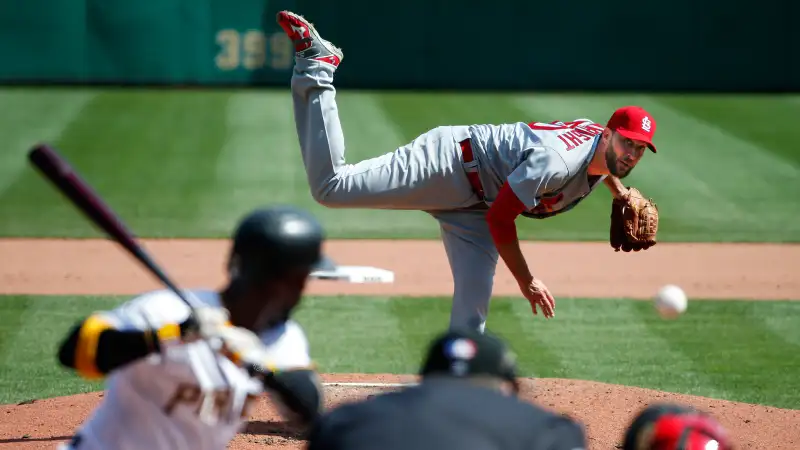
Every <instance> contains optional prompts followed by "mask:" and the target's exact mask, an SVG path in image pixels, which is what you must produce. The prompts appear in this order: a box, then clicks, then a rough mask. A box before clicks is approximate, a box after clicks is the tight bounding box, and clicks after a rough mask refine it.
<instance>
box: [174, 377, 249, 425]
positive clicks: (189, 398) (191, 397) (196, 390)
mask: <svg viewBox="0 0 800 450" xmlns="http://www.w3.org/2000/svg"><path fill="white" fill-rule="evenodd" d="M209 396H210V397H211V398H210V399H209ZM257 398H258V397H257V396H255V395H252V394H247V398H246V399H245V401H244V405H243V406H242V409H241V411H240V412H239V416H238V417H239V418H241V419H245V418H246V417H247V414H248V411H249V409H250V405H252V403H253V402H254V401H255V400H256V399H257ZM209 400H210V401H211V402H212V408H213V409H212V411H211V413H212V414H213V415H214V416H215V417H217V418H219V417H220V415H221V413H222V412H223V411H224V410H228V411H230V410H231V409H232V408H233V401H232V400H233V393H232V392H231V390H230V389H215V390H213V391H211V392H210V393H208V394H203V392H202V390H201V389H200V386H197V385H195V384H191V383H180V384H179V385H178V387H177V388H176V389H175V391H174V392H173V394H172V396H170V399H169V401H167V403H166V404H165V405H164V413H165V414H166V415H171V414H172V413H173V412H174V411H175V408H176V407H177V406H179V405H193V406H194V414H195V415H197V416H199V415H200V411H201V408H202V407H203V405H204V404H205V403H206V402H207V401H209ZM227 417H232V414H230V415H228V416H227Z"/></svg>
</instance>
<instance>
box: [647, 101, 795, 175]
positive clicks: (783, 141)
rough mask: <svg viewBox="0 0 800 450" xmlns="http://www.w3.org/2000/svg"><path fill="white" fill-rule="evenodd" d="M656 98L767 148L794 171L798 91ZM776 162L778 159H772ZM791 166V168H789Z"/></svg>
mask: <svg viewBox="0 0 800 450" xmlns="http://www.w3.org/2000/svg"><path fill="white" fill-rule="evenodd" d="M658 99H659V101H661V102H663V103H666V104H668V105H669V106H670V107H672V108H674V109H677V110H680V111H681V112H683V113H684V114H686V115H689V116H692V117H695V118H697V119H698V120H700V121H702V122H705V123H712V124H714V125H716V126H718V127H721V128H723V129H724V130H725V132H727V133H729V134H731V135H734V136H736V137H738V138H740V139H742V140H745V141H748V142H750V143H752V144H754V145H757V146H759V148H761V149H764V150H768V151H770V152H771V153H772V155H774V156H775V157H777V158H779V159H782V160H783V161H784V162H785V163H787V164H788V165H789V166H792V167H794V170H795V171H796V170H797V169H798V168H800V152H797V151H796V149H795V147H794V146H793V145H792V143H793V142H797V141H798V140H800V127H798V126H797V118H798V117H800V95H789V94H737V95H719V94H717V95H714V94H706V95H699V94H698V95H690V96H659V97H658ZM775 163H776V164H778V162H775ZM789 170H791V169H789Z"/></svg>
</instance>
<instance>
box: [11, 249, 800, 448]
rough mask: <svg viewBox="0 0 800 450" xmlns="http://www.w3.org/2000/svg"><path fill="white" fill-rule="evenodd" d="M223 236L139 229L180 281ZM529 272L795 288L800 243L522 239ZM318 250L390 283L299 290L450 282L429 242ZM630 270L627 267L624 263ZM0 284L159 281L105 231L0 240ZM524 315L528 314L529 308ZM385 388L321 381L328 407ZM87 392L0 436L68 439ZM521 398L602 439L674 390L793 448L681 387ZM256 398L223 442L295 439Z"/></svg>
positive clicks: (18, 440) (764, 410) (73, 286)
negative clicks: (631, 245)
mask: <svg viewBox="0 0 800 450" xmlns="http://www.w3.org/2000/svg"><path fill="white" fill-rule="evenodd" d="M227 245H228V244H227V242H226V241H213V240H150V241H145V246H146V247H147V248H148V250H150V251H152V252H153V255H154V257H155V258H156V260H158V261H159V262H160V263H161V264H162V265H163V266H164V267H165V268H167V270H168V271H169V272H170V273H171V274H173V276H174V277H175V279H176V281H177V282H178V283H179V284H181V285H183V286H187V287H201V286H202V287H218V286H219V285H221V284H222V283H223V282H224V277H225V273H224V262H225V258H226V256H227V251H228V248H227ZM523 250H524V252H525V254H526V255H527V257H528V259H529V262H530V265H531V266H532V269H533V270H534V273H536V275H537V276H538V277H539V278H541V279H542V280H544V281H545V282H546V283H547V285H548V287H549V288H550V289H551V291H552V292H553V294H554V296H555V297H556V299H558V298H559V297H581V298H609V297H627V298H632V299H649V298H651V296H652V295H653V293H654V292H655V291H656V290H657V289H658V288H659V287H661V286H662V285H664V284H667V283H675V284H678V285H680V286H681V287H683V288H684V289H685V291H686V293H687V294H688V296H689V297H690V298H692V299H698V298H701V299H709V300H713V299H731V298H735V299H747V300H782V299H785V300H795V299H800V279H798V278H797V276H796V268H797V267H800V245H778V244H774V245H770V244H665V243H661V244H658V245H657V246H656V247H653V248H652V249H650V250H648V251H646V252H639V253H622V252H620V253H615V252H614V251H613V250H612V249H611V248H610V247H609V246H608V244H606V243H556V242H537V243H533V242H530V243H526V244H525V245H524V247H523ZM326 252H327V253H328V254H329V255H330V256H331V257H332V258H333V259H334V260H335V261H336V262H337V263H339V264H343V265H367V266H375V267H380V268H384V269H389V270H393V271H394V272H395V276H396V280H395V283H394V284H391V285H378V284H373V285H353V284H342V283H333V282H328V281H314V282H312V283H311V284H310V286H309V290H308V294H310V295H332V294H337V295H338V294H345V295H393V296H433V295H450V294H451V293H452V276H451V274H450V269H449V266H448V264H447V258H446V256H445V253H444V249H443V248H442V245H441V242H438V241H406V240H403V241H369V240H364V241H331V242H329V243H328V245H327V246H326ZM633 269H635V274H636V275H635V277H634V276H632V275H631V272H632V271H633ZM0 277H2V278H0V280H1V281H0V293H2V294H72V295H81V294H86V295H104V294H108V295H114V294H131V295H132V294H136V293H138V292H141V291H145V290H149V289H154V288H160V286H159V284H158V283H157V282H156V281H155V280H154V279H153V278H152V276H150V275H149V274H147V273H146V272H144V271H143V270H142V269H141V268H140V267H139V265H138V263H137V262H135V261H134V260H133V259H132V258H131V257H129V256H127V255H126V254H124V253H123V252H121V251H120V250H119V249H118V248H117V247H116V245H115V244H113V243H111V242H109V241H104V240H45V239H36V240H26V239H3V240H0ZM494 292H495V295H512V296H513V295H518V290H517V286H516V283H515V282H514V281H513V278H512V277H511V276H510V274H509V273H508V271H507V270H506V269H505V267H504V266H503V264H502V263H500V264H498V271H497V276H496V278H495V290H494ZM532 320H534V319H532ZM325 380H326V381H328V382H349V381H358V382H366V383H398V382H409V381H413V380H414V379H413V377H408V376H400V375H389V374H331V375H326V376H325ZM385 389H387V388H378V387H370V388H367V387H352V386H335V385H333V386H328V387H327V388H326V396H327V402H328V405H329V406H334V405H338V404H341V403H343V402H349V401H353V400H357V399H361V398H365V397H366V396H368V395H372V394H375V393H378V392H381V391H383V390H385ZM101 396H102V393H90V394H82V395H76V396H69V397H58V398H53V399H40V400H35V401H31V402H23V404H19V405H4V406H0V417H2V418H3V420H2V421H0V447H7V448H15V449H16V448H19V449H33V448H49V449H52V448H55V446H56V445H57V443H58V442H60V441H64V440H66V439H68V437H69V436H70V435H71V433H72V432H73V431H74V430H75V428H76V427H77V426H78V425H79V424H80V423H81V421H83V420H84V419H85V417H86V415H87V414H88V413H89V412H90V411H91V409H92V408H93V407H94V406H95V405H96V404H97V402H98V401H99V400H100V398H101ZM523 396H524V398H525V399H527V400H529V401H532V402H535V403H538V404H540V405H542V406H544V407H547V408H552V409H554V410H557V411H560V412H563V413H566V414H570V415H572V416H574V417H576V418H578V419H579V420H581V421H582V422H583V423H584V424H585V425H586V427H587V431H588V435H589V439H590V448H591V449H613V448H615V447H616V445H617V444H618V443H619V442H620V439H621V435H622V430H623V428H624V426H625V425H626V423H627V422H628V420H630V417H631V416H632V414H634V413H635V412H636V411H638V410H639V409H640V408H642V407H644V406H645V405H647V404H649V403H651V402H654V401H678V402H682V403H687V404H692V405H695V406H696V407H698V408H701V409H704V410H706V411H709V412H711V413H712V414H714V416H715V417H717V418H718V419H719V420H720V421H721V422H722V423H723V424H724V425H725V426H726V427H728V429H729V430H730V431H731V432H732V434H733V437H734V438H735V440H736V442H737V446H738V448H741V449H789V448H798V447H800V431H798V428H797V425H798V424H800V411H798V410H787V409H779V408H773V407H765V406H761V405H751V404H744V403H737V402H728V401H722V400H716V399H709V398H703V397H694V396H685V395H679V394H673V393H666V392H659V391H653V390H648V389H641V388H632V387H626V386H618V385H609V384H603V383H595V382H587V381H580V380H561V379H537V380H526V382H525V383H524V389H523ZM303 443H304V442H303V441H302V439H301V438H300V436H298V435H297V434H296V433H293V432H292V431H291V430H289V429H287V428H286V427H285V426H284V425H283V424H282V423H281V422H280V420H279V418H278V417H277V415H276V413H275V410H274V408H272V407H271V405H270V403H269V402H268V401H267V400H264V401H263V402H262V403H261V404H259V405H258V407H257V410H256V411H255V413H254V415H253V417H252V418H251V421H250V423H249V424H248V426H247V427H246V429H245V430H244V431H243V432H242V433H241V434H240V435H239V436H238V437H237V438H236V439H235V441H234V442H233V443H232V444H231V446H230V448H231V449H242V450H243V449H256V448H257V449H261V450H263V449H265V448H271V447H276V448H277V447H281V448H302V446H303Z"/></svg>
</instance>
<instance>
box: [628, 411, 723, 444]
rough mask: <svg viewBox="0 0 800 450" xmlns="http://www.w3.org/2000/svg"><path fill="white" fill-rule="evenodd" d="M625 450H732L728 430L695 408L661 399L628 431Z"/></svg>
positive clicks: (638, 417)
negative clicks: (661, 401)
mask: <svg viewBox="0 0 800 450" xmlns="http://www.w3.org/2000/svg"><path fill="white" fill-rule="evenodd" d="M622 448H623V450H710V449H713V450H730V449H731V444H730V441H729V437H728V435H727V432H726V431H725V430H724V429H723V428H722V426H721V425H720V424H719V423H718V422H717V421H716V420H714V418H712V417H711V416H709V415H707V414H705V413H703V412H700V411H698V410H696V409H694V408H691V407H689V406H684V405H678V404H672V403H657V404H653V405H650V406H648V407H646V408H644V409H643V410H641V411H640V412H639V414H638V415H637V416H636V417H635V418H634V420H633V421H632V423H631V425H630V427H629V428H628V430H627V431H626V433H625V442H624V443H623V446H622Z"/></svg>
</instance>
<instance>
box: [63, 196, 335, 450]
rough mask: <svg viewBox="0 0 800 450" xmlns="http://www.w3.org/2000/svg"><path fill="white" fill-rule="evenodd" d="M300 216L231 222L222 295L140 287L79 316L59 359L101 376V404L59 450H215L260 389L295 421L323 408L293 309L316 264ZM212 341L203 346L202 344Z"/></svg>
mask: <svg viewBox="0 0 800 450" xmlns="http://www.w3.org/2000/svg"><path fill="white" fill-rule="evenodd" d="M322 240H323V234H322V229H321V227H320V225H319V224H318V223H317V222H316V221H315V219H314V218H313V217H311V216H310V215H309V214H307V213H306V212H304V211H301V210H297V209H293V208H284V207H274V208H269V209H263V210H256V211H253V212H252V213H251V214H249V215H248V216H247V217H245V218H244V220H243V221H242V222H241V223H240V224H239V226H238V228H237V230H236V233H235V236H234V240H233V248H232V252H231V255H230V260H229V267H228V269H229V273H230V281H229V283H228V285H227V287H225V288H224V289H222V290H221V291H219V292H217V291H213V290H203V289H198V290H188V291H187V294H188V296H189V298H190V299H192V300H193V301H194V306H195V308H194V313H193V314H190V313H192V311H191V310H190V308H189V306H188V305H186V303H184V302H183V301H182V300H181V299H180V298H179V297H178V296H177V295H175V294H174V293H173V292H172V291H167V290H159V291H154V292H148V293H145V294H142V295H140V296H138V297H136V298H134V299H132V300H130V301H128V302H126V303H124V304H123V305H121V306H119V307H117V308H116V309H113V310H110V311H100V312H96V313H94V314H92V315H90V316H89V317H87V318H86V319H84V320H82V321H81V322H80V323H79V324H78V325H77V326H76V327H75V328H74V329H73V330H72V332H71V333H70V334H69V335H68V336H67V337H66V339H65V340H64V341H63V343H62V345H61V348H60V351H59V361H60V362H61V364H62V365H64V366H65V367H68V368H71V369H74V370H75V371H76V372H77V373H78V374H80V375H81V376H83V377H85V378H88V379H100V378H103V377H107V390H106V393H105V395H104V397H103V401H102V403H101V404H100V405H99V406H98V408H97V409H96V410H95V411H94V412H93V414H92V415H91V417H89V419H88V420H87V421H86V423H84V424H83V426H82V427H81V428H80V430H79V431H78V433H77V434H76V435H75V436H74V437H73V439H72V440H71V442H70V443H69V444H66V445H64V446H63V447H61V448H63V449H71V450H95V449H110V448H114V449H119V450H125V449H151V450H158V449H164V450H179V449H186V450H189V449H195V450H203V449H208V450H223V449H225V448H226V447H227V445H228V443H229V442H230V441H231V440H232V439H233V438H234V437H235V435H236V434H237V433H238V432H239V431H240V429H241V427H242V425H243V424H244V423H245V422H246V420H247V418H248V415H249V413H250V411H251V407H252V405H253V402H254V400H256V399H257V398H259V396H260V395H261V394H266V395H268V396H269V397H270V398H272V400H273V402H274V403H276V405H277V407H278V408H279V410H280V412H281V413H282V414H283V415H284V418H285V419H287V420H288V421H290V422H292V423H295V424H297V425H299V426H301V427H306V426H309V425H310V424H311V423H313V421H314V420H316V417H317V416H318V414H319V412H320V411H321V408H322V393H321V387H320V384H319V382H318V380H317V376H316V372H315V371H314V369H313V365H312V360H311V358H310V356H309V348H308V342H307V339H306V336H305V334H304V332H303V330H302V328H301V327H300V325H299V324H298V323H296V322H295V321H293V320H292V319H290V313H291V311H292V310H293V309H294V308H295V306H296V305H297V304H298V302H299V301H300V298H301V295H302V291H303V289H304V287H305V284H306V279H307V276H308V275H309V273H310V272H311V271H312V270H313V269H314V267H315V265H316V264H318V263H319V262H320V261H321V260H322V255H321V244H322ZM209 343H211V344H210V345H209Z"/></svg>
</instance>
